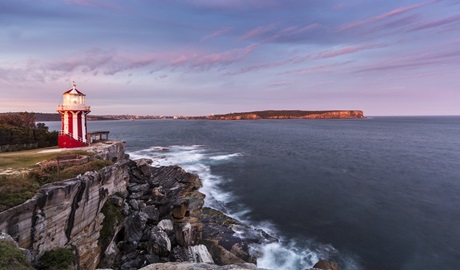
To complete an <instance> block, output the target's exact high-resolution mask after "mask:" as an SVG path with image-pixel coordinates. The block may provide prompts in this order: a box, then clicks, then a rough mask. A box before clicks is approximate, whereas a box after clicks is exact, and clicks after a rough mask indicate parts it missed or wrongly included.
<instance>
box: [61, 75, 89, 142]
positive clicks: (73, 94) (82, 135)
mask: <svg viewBox="0 0 460 270" xmlns="http://www.w3.org/2000/svg"><path fill="white" fill-rule="evenodd" d="M85 96H86V95H85V94H83V93H82V92H80V91H78V90H77V84H76V83H75V82H73V84H72V89H70V90H67V91H65V92H64V93H63V94H62V105H58V109H57V111H58V112H59V114H60V115H61V132H60V133H59V136H58V146H59V148H75V147H84V146H88V144H89V143H88V138H87V133H88V132H87V128H86V115H87V114H88V113H89V112H90V106H86V105H85Z"/></svg>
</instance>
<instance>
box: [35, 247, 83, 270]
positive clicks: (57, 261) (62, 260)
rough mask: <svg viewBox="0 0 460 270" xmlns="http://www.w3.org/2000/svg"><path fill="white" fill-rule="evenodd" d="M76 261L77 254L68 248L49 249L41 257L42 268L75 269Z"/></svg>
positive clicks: (52, 269)
mask: <svg viewBox="0 0 460 270" xmlns="http://www.w3.org/2000/svg"><path fill="white" fill-rule="evenodd" d="M76 261H77V258H76V255H75V254H74V253H73V251H72V250H70V249H68V248H58V249H54V250H50V251H47V252H45V254H43V256H41V257H40V259H39V263H40V269H43V270H66V269H73V265H74V264H75V262H76Z"/></svg>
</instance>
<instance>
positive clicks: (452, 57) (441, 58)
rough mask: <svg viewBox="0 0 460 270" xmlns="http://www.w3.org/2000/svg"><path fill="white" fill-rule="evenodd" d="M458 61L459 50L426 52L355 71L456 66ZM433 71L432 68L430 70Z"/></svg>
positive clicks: (381, 62)
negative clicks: (440, 65) (438, 65)
mask: <svg viewBox="0 0 460 270" xmlns="http://www.w3.org/2000/svg"><path fill="white" fill-rule="evenodd" d="M459 60H460V49H454V50H451V51H447V52H446V51H435V52H432V51H430V52H427V53H422V54H418V55H412V56H408V57H400V58H397V59H390V60H385V61H380V62H376V63H372V64H369V65H367V66H365V67H363V68H361V69H359V70H357V71H355V72H356V73H362V72H369V71H382V70H398V69H404V68H414V67H424V66H433V65H437V64H442V65H447V64H457V63H458V61H459ZM432 69H433V68H432Z"/></svg>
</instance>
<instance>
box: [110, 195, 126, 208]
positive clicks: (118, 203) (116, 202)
mask: <svg viewBox="0 0 460 270" xmlns="http://www.w3.org/2000/svg"><path fill="white" fill-rule="evenodd" d="M110 200H112V203H113V205H115V206H118V207H121V206H122V205H123V203H124V201H125V200H124V199H123V198H121V197H119V196H116V195H114V196H111V197H110Z"/></svg>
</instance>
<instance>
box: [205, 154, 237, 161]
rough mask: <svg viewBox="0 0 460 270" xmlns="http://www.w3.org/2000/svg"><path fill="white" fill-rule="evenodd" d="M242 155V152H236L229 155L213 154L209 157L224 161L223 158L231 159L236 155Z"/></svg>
mask: <svg viewBox="0 0 460 270" xmlns="http://www.w3.org/2000/svg"><path fill="white" fill-rule="evenodd" d="M239 156H241V154H240V153H235V154H229V155H219V156H213V157H209V159H210V160H216V161H222V160H229V159H232V158H234V157H239Z"/></svg>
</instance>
